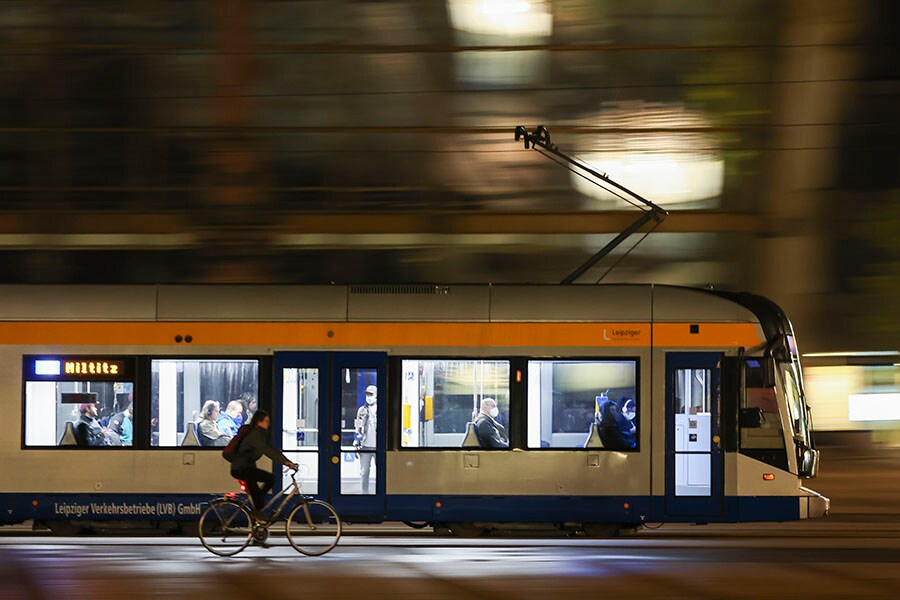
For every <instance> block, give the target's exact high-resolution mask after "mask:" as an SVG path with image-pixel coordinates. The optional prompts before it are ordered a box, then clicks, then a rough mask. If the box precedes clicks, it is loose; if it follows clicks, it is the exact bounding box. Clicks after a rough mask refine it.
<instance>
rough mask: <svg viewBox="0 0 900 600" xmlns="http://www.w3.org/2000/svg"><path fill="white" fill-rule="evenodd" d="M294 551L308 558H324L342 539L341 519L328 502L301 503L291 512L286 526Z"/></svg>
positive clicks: (311, 501)
mask: <svg viewBox="0 0 900 600" xmlns="http://www.w3.org/2000/svg"><path fill="white" fill-rule="evenodd" d="M285 529H286V532H287V538H288V541H289V542H290V543H291V546H293V547H294V550H296V551H297V552H300V553H301V554H306V555H307V556H322V555H323V554H325V553H326V552H328V551H330V550H331V549H332V548H334V547H335V546H337V543H338V540H339V539H341V519H340V517H338V514H337V512H335V510H334V508H333V507H332V506H331V505H330V504H328V503H327V502H322V501H321V500H310V501H308V502H301V503H300V504H299V505H298V506H297V508H295V509H294V510H292V511H291V514H290V515H289V516H288V520H287V524H286V525H285Z"/></svg>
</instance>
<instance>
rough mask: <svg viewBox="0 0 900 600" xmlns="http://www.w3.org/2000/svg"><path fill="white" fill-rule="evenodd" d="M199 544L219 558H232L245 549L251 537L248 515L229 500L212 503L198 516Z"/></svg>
mask: <svg viewBox="0 0 900 600" xmlns="http://www.w3.org/2000/svg"><path fill="white" fill-rule="evenodd" d="M197 529H198V532H199V534H200V542H201V543H202V544H203V546H204V547H206V549H207V550H209V551H210V552H212V553H213V554H218V555H219V556H234V555H235V554H237V553H238V552H240V551H241V550H243V549H244V548H246V547H247V544H249V543H250V538H251V536H252V535H253V527H252V526H251V523H250V513H248V512H247V509H245V508H244V507H243V506H241V505H240V504H238V503H237V502H232V501H231V500H219V501H216V502H212V503H211V504H210V505H209V506H208V507H206V510H204V511H203V514H202V515H200V523H199V526H198V528H197Z"/></svg>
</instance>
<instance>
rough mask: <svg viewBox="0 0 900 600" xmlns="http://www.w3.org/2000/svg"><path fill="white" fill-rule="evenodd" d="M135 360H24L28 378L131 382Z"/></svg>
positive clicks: (55, 358)
mask: <svg viewBox="0 0 900 600" xmlns="http://www.w3.org/2000/svg"><path fill="white" fill-rule="evenodd" d="M134 370H135V365H134V359H133V358H130V357H123V356H111V357H110V356H54V357H50V356H34V357H26V358H25V376H26V377H38V378H39V379H41V380H44V381H46V380H48V379H49V380H51V381H92V380H113V381H120V380H121V381H131V380H132V379H133V378H134Z"/></svg>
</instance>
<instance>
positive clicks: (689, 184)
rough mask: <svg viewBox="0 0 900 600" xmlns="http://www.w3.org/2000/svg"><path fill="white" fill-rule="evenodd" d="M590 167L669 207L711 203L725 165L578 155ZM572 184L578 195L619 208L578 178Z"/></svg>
mask: <svg viewBox="0 0 900 600" xmlns="http://www.w3.org/2000/svg"><path fill="white" fill-rule="evenodd" d="M659 141H660V146H662V147H667V146H669V145H670V140H666V139H665V138H664V137H663V138H661V139H660V140H659ZM582 158H583V159H584V160H585V161H586V162H587V163H589V164H591V165H596V166H598V167H600V168H602V170H603V171H604V172H606V173H608V174H609V175H610V177H611V178H612V179H614V180H615V181H617V182H618V183H621V184H622V185H624V186H625V187H627V188H630V189H633V190H637V191H638V193H639V194H641V195H642V196H644V197H646V198H649V199H651V200H652V201H653V202H654V203H656V204H659V205H661V206H672V205H676V204H683V203H687V202H691V201H695V200H713V199H716V198H718V197H719V196H721V195H722V183H723V181H724V178H725V162H724V161H722V160H714V159H707V158H704V157H702V156H698V155H691V154H685V155H679V154H668V153H663V154H650V153H641V152H632V153H612V152H611V153H597V154H587V155H582ZM572 184H573V185H574V186H575V189H577V190H578V191H579V192H581V193H582V194H584V195H586V196H590V197H592V198H596V199H598V200H608V201H615V202H616V204H617V205H623V204H624V203H623V202H622V201H621V200H618V199H617V198H616V197H615V196H613V195H612V194H611V193H609V192H607V191H606V190H604V189H603V188H600V187H597V186H595V185H593V184H591V183H590V182H588V181H586V180H584V179H582V178H581V177H574V176H573V177H572Z"/></svg>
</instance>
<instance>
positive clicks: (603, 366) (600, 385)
mask: <svg viewBox="0 0 900 600" xmlns="http://www.w3.org/2000/svg"><path fill="white" fill-rule="evenodd" d="M636 371H637V363H636V362H635V361H633V360H568V361H565V360H564V361H550V360H533V361H529V363H528V447H529V448H584V447H588V446H590V447H592V448H594V447H597V448H599V447H601V446H600V444H597V445H596V446H595V445H594V444H590V445H589V444H588V440H589V438H590V437H591V424H592V423H596V424H597V426H596V429H597V434H598V437H599V436H600V435H601V434H603V433H604V432H605V433H608V434H609V435H607V436H605V437H606V439H607V443H602V446H603V447H607V448H611V447H614V448H613V449H616V450H627V449H631V448H635V447H636V445H637V441H636V440H637V436H636V435H635V434H636V425H637V423H638V410H637V409H638V404H639V403H638V397H637V393H636V392H637V383H636ZM620 432H624V433H625V435H624V436H623V435H618V433H620Z"/></svg>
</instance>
